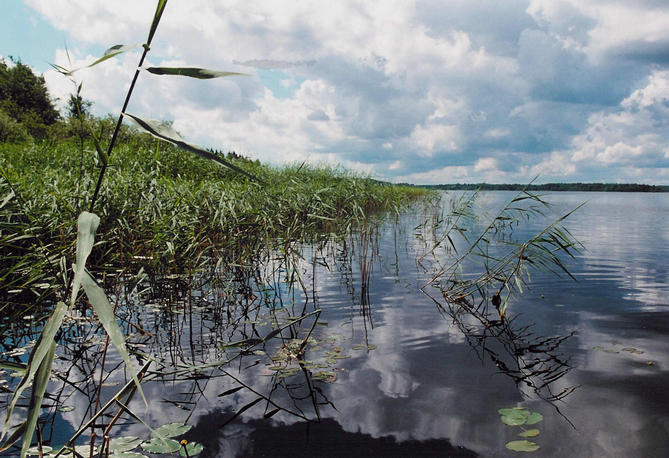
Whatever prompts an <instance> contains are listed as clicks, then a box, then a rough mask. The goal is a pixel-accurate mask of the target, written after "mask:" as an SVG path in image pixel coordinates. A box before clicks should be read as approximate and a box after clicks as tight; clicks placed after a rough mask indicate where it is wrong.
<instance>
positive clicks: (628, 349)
mask: <svg viewBox="0 0 669 458" xmlns="http://www.w3.org/2000/svg"><path fill="white" fill-rule="evenodd" d="M623 351H626V352H628V353H632V354H635V355H643V353H644V351H643V350H637V349H636V348H632V347H627V348H623Z"/></svg>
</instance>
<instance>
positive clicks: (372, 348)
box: [367, 345, 376, 350]
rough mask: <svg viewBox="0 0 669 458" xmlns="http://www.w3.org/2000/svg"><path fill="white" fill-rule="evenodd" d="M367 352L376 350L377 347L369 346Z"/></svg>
mask: <svg viewBox="0 0 669 458" xmlns="http://www.w3.org/2000/svg"><path fill="white" fill-rule="evenodd" d="M367 350H376V345H367Z"/></svg>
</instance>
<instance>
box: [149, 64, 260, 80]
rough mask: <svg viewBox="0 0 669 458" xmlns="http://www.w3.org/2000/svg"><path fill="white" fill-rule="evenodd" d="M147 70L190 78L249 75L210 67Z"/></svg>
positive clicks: (203, 78)
mask: <svg viewBox="0 0 669 458" xmlns="http://www.w3.org/2000/svg"><path fill="white" fill-rule="evenodd" d="M146 71H147V72H149V73H153V74H154V75H178V76H188V77H190V78H197V79H201V80H206V79H211V78H221V77H224V76H249V75H247V74H246V73H238V72H223V71H219V70H210V69H208V68H195V67H147V68H146Z"/></svg>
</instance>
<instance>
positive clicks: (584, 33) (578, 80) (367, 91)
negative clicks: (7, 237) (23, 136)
mask: <svg viewBox="0 0 669 458" xmlns="http://www.w3.org/2000/svg"><path fill="white" fill-rule="evenodd" d="M154 10H155V2H154V1H150V0H116V1H114V2H109V1H102V0H23V1H20V0H2V2H0V13H1V14H0V56H4V57H7V56H14V57H17V58H20V59H21V60H22V62H23V63H25V64H28V65H30V66H31V67H32V68H33V69H34V70H35V71H36V72H38V73H43V75H44V77H45V80H46V82H47V86H48V88H49V91H50V93H51V95H52V96H53V97H54V98H58V99H59V100H60V101H61V102H62V101H64V100H66V99H67V97H68V95H69V94H70V93H71V92H72V91H73V90H74V87H75V84H79V83H81V84H82V94H83V96H84V97H85V98H86V99H89V100H91V101H92V102H93V103H94V105H93V111H94V113H96V114H99V115H104V114H107V113H116V114H118V112H119V111H120V109H121V106H122V103H123V99H124V97H125V92H126V90H127V88H128V86H129V84H130V81H131V79H132V76H133V73H134V70H135V68H136V66H137V63H138V60H139V57H140V50H137V51H133V52H128V53H125V54H122V55H120V56H118V57H116V58H114V59H110V60H108V61H106V62H104V63H102V64H100V65H97V66H95V67H93V68H90V69H84V70H80V71H78V72H77V73H75V74H74V78H75V80H76V81H74V82H73V81H71V80H69V79H68V78H66V77H64V76H62V75H60V74H59V73H57V72H56V71H54V70H53V69H52V68H51V67H50V65H49V63H56V64H58V65H62V66H65V67H68V68H72V67H79V66H82V65H85V64H88V63H91V62H93V61H94V60H95V59H96V58H98V57H100V56H101V55H102V53H103V52H104V51H105V49H107V48H109V47H111V46H113V45H116V44H135V43H143V42H144V41H146V37H147V33H148V29H149V25H150V23H151V19H152V17H153V12H154ZM147 61H148V65H160V66H192V67H204V68H211V69H216V70H224V71H235V72H243V73H246V74H247V75H248V76H238V77H229V78H219V79H215V80H206V81H202V80H196V79H189V78H183V77H174V76H156V75H152V74H149V73H148V72H142V73H141V74H140V78H139V80H138V83H137V86H136V89H135V93H134V94H133V98H132V99H131V102H130V105H129V107H128V112H129V113H132V114H135V115H137V116H140V117H145V118H154V119H163V120H170V121H173V123H174V124H173V126H174V128H175V129H176V130H177V131H179V132H180V133H181V135H182V136H183V137H184V138H185V139H187V140H188V141H190V142H192V143H196V144H199V145H202V146H206V147H212V148H216V149H219V150H222V151H231V150H234V151H236V152H238V153H241V154H244V155H246V156H249V157H251V158H254V159H260V160H262V161H266V162H269V163H273V164H285V163H302V162H303V161H307V162H309V163H314V164H326V165H332V166H336V165H341V166H343V167H346V168H348V169H352V170H355V171H359V172H363V173H367V174H370V175H371V176H373V177H375V178H378V179H383V180H388V181H392V182H409V183H416V184H438V183H478V182H488V183H526V182H529V181H530V180H532V179H534V178H535V177H537V180H536V181H537V182H539V183H542V182H555V181H559V182H579V181H580V182H621V183H633V182H636V183H647V184H669V2H667V1H666V0H638V1H635V2H630V1H626V0H449V1H443V0H424V1H409V0H403V1H395V0H384V1H383V2H370V1H354V0H338V1H334V2H332V1H331V2H323V1H316V0H314V1H301V0H297V1H290V2H288V1H285V0H284V1H279V0H277V1H255V2H249V1H236V0H219V1H211V0H188V1H179V0H171V1H169V2H168V4H167V7H166V9H165V12H164V15H163V18H162V21H161V24H160V26H159V28H158V31H157V33H156V36H155V38H154V40H153V43H152V46H151V51H150V52H149V54H148V57H147Z"/></svg>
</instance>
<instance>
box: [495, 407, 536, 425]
mask: <svg viewBox="0 0 669 458" xmlns="http://www.w3.org/2000/svg"><path fill="white" fill-rule="evenodd" d="M500 410H504V411H505V413H504V414H502V416H501V420H502V423H504V424H505V425H509V426H519V425H524V424H525V423H526V422H527V419H528V418H529V417H530V412H528V411H527V410H516V409H500Z"/></svg>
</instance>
